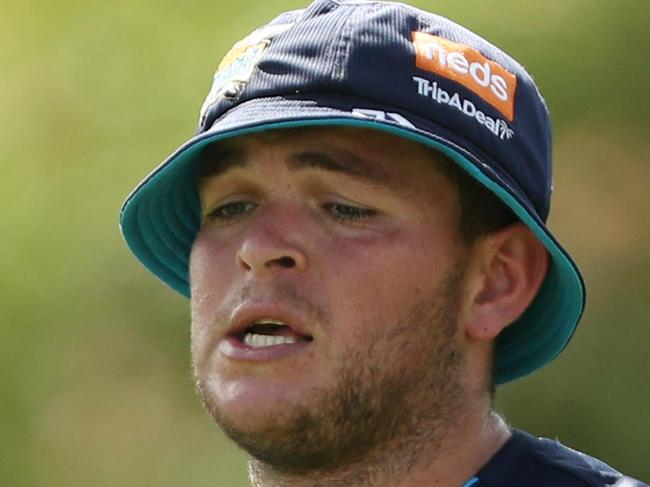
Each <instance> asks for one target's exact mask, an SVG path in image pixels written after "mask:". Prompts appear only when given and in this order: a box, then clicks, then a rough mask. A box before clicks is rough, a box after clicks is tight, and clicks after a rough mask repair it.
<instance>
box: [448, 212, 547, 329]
mask: <svg viewBox="0 0 650 487" xmlns="http://www.w3.org/2000/svg"><path fill="white" fill-rule="evenodd" d="M547 268H548V253H547V251H546V249H545V248H544V246H543V245H542V244H541V242H540V241H539V240H538V239H537V237H535V235H534V234H533V233H532V232H531V231H530V230H529V229H528V227H526V226H525V225H524V224H523V223H515V224H513V225H510V226H508V227H506V228H504V229H502V230H499V231H498V232H495V233H491V234H489V235H487V236H485V237H482V238H480V239H478V240H477V242H476V243H475V244H474V245H473V247H472V249H471V251H470V258H469V260H468V268H467V269H466V274H465V286H464V293H463V299H462V302H461V310H460V312H461V314H460V318H461V325H462V326H463V327H464V329H465V333H466V335H467V336H468V337H470V338H474V339H478V340H492V339H494V338H496V337H497V335H498V334H499V333H500V332H501V330H503V329H504V328H505V327H506V326H508V325H509V324H510V323H512V322H513V321H515V320H516V319H517V318H518V317H519V316H520V315H521V314H522V313H523V312H524V311H525V309H526V308H527V307H528V305H529V304H530V303H531V302H532V301H533V299H534V297H535V295H536V294H537V291H538V290H539V288H540V286H541V285H542V282H543V280H544V276H545V275H546V270H547Z"/></svg>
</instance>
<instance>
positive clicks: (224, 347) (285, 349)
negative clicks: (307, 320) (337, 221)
mask: <svg viewBox="0 0 650 487" xmlns="http://www.w3.org/2000/svg"><path fill="white" fill-rule="evenodd" d="M311 344H312V341H311V340H309V341H306V340H305V341H297V342H295V343H290V344H284V345H272V346H270V347H261V348H252V347H249V346H248V345H246V344H244V343H242V342H241V341H240V340H239V339H238V338H237V337H235V336H232V335H228V336H226V337H224V338H223V339H222V340H221V341H220V342H219V352H221V354H223V355H225V356H226V357H228V358H231V359H235V360H242V361H246V362H268V361H272V360H279V359H282V358H285V357H289V356H291V355H294V354H297V353H301V352H304V351H305V350H306V349H307V348H309V347H310V346H311Z"/></svg>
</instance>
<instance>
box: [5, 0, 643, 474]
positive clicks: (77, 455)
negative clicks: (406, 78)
mask: <svg viewBox="0 0 650 487" xmlns="http://www.w3.org/2000/svg"><path fill="white" fill-rule="evenodd" d="M413 3H414V4H415V5H417V6H420V7H423V8H427V9H430V10H435V11H437V12H439V13H442V14H443V15H446V16H449V17H451V18H453V19H456V20H458V21H460V22H461V23H463V24H465V25H467V26H468V27H470V28H472V29H474V30H477V31H478V32H480V33H481V34H483V35H485V36H486V37H488V38H489V39H490V40H492V41H493V42H494V43H495V44H497V45H500V46H501V47H503V48H504V49H506V50H507V51H509V52H510V53H512V54H513V55H515V56H516V57H517V58H519V59H520V60H521V61H522V62H523V63H524V65H526V66H527V67H528V68H529V69H530V70H531V71H532V72H533V74H534V75H535V77H536V80H537V81H538V83H539V85H540V87H541V88H542V92H543V93H544V94H545V96H546V99H547V102H548V103H549V106H550V108H551V113H552V114H553V119H554V122H555V128H556V130H555V140H556V151H555V153H556V169H555V201H554V204H553V207H554V213H552V219H551V227H552V228H553V229H554V230H555V232H556V234H557V235H558V237H559V239H560V240H561V241H562V242H563V243H564V244H565V245H566V247H567V248H568V249H569V250H570V251H571V252H572V254H573V256H574V257H575V259H576V260H577V261H578V263H579V264H580V265H581V267H582V268H583V270H584V274H585V277H586V279H587V283H588V286H589V296H588V308H587V312H586V314H585V317H584V320H583V323H582V325H581V328H580V329H579V330H578V333H577V335H576V337H575V340H574V342H572V344H571V345H570V346H569V348H568V349H567V351H566V352H565V353H564V354H563V355H562V356H561V357H560V358H559V359H558V360H557V361H555V362H554V363H553V364H552V365H550V366H549V367H547V368H546V369H544V370H543V371H541V372H539V373H538V374H535V375H533V376H531V377H530V378H528V379H525V380H523V381H519V382H517V383H515V384H512V385H508V386H505V387H503V388H502V389H501V390H500V392H499V395H498V405H499V407H500V408H501V409H502V410H503V411H504V412H505V413H506V415H507V417H508V418H509V419H510V420H511V421H512V423H513V424H515V425H516V426H519V427H524V428H528V429H529V430H530V431H532V432H533V433H537V434H540V435H542V434H543V435H547V436H559V437H560V438H561V439H562V440H563V441H565V442H566V443H568V444H569V445H571V446H573V447H576V448H580V449H584V450H586V451H588V452H590V453H592V454H595V455H599V456H602V457H603V458H604V459H606V460H607V461H608V462H610V463H611V464H612V465H614V466H615V467H617V468H619V469H622V470H625V471H627V472H629V473H630V474H633V475H636V476H638V477H640V478H642V479H645V480H646V481H647V480H648V479H650V466H649V464H648V462H647V458H648V447H647V438H648V434H649V433H650V414H648V410H647V404H648V403H649V402H650V386H649V385H648V380H647V378H648V372H647V366H646V361H645V359H646V358H647V351H646V350H647V343H649V341H650V328H649V327H648V326H647V325H648V321H649V318H650V305H649V304H648V295H649V291H650V282H649V280H650V266H649V260H650V251H649V250H648V245H647V242H648V237H649V235H648V232H649V230H648V229H649V228H650V221H649V219H648V207H649V205H648V198H647V184H648V183H647V182H648V180H649V179H650V178H649V176H650V167H649V165H648V154H650V140H649V137H648V135H649V130H648V129H649V127H650V97H648V96H647V88H648V86H650V68H649V67H648V64H647V63H646V62H645V58H644V54H645V51H646V50H647V48H648V47H650V36H649V35H648V33H647V25H648V20H650V18H649V17H650V15H649V14H650V7H649V6H648V4H647V2H646V1H645V0H637V1H634V0H624V1H621V2H606V1H604V0H593V1H587V0H570V1H565V2H559V1H558V2H553V3H551V4H549V3H548V2H547V3H540V2H535V1H532V0H526V1H514V0H500V1H495V2H489V3H488V2H454V1H451V0H446V1H436V2H433V1H419V2H413ZM304 5H305V3H304V2H297V1H291V2H289V1H276V2H273V3H271V2H259V1H258V0H255V1H252V0H249V1H239V2H232V1H222V2H220V3H219V4H218V5H217V4H215V3H214V2H207V1H199V0H190V1H187V2H184V3H182V4H181V3H178V2H168V1H164V2H154V1H152V0H145V1H143V2H138V3H132V2H126V1H113V2H99V1H81V0H77V1H67V2H54V3H53V2H45V1H43V0H31V1H20V2H19V1H17V0H3V3H2V16H1V17H0V59H1V60H2V66H3V69H2V71H1V72H0V111H1V113H2V115H3V116H2V118H1V119H0V150H1V151H2V155H3V157H2V159H1V160H0V164H1V166H0V167H1V168H2V171H3V174H4V177H3V178H2V179H1V181H2V182H1V183H0V184H1V186H0V204H2V208H3V210H2V218H1V219H0V230H1V231H2V235H3V245H2V247H1V250H0V266H1V268H2V270H3V272H2V279H3V281H2V284H3V286H2V307H1V311H0V318H1V319H2V326H1V327H0V343H1V344H2V353H1V354H0V371H1V375H0V393H1V394H2V401H0V417H1V418H2V435H0V453H1V455H0V478H2V484H3V485H8V486H34V485H54V486H59V485H60V486H63V485H84V484H92V485H95V486H97V487H100V486H109V485H110V486H114V485H151V486H160V487H164V486H171V485H197V486H201V485H206V486H207V485H224V486H231V485H232V486H236V485H246V472H245V457H244V456H243V455H242V454H241V453H240V452H239V451H237V449H236V448H235V447H234V446H232V445H231V444H230V443H228V442H227V441H225V440H224V439H223V437H222V435H221V433H220V432H219V431H218V429H217V428H216V427H214V426H212V424H211V422H210V420H209V419H208V418H207V416H206V415H205V414H204V413H203V411H202V410H201V408H200V405H199V401H198V399H197V398H196V397H195V395H194V392H193V387H192V383H191V379H190V366H189V350H188V344H189V327H188V321H189V311H188V308H187V303H186V302H185V301H184V300H183V299H181V298H180V297H178V296H176V295H175V294H174V293H173V292H172V291H170V290H168V289H166V288H165V287H163V286H162V285H161V284H159V283H157V282H155V280H153V279H152V278H151V277H150V276H149V275H148V274H147V273H146V272H145V271H144V270H143V269H142V268H141V267H140V266H139V265H138V264H137V263H136V262H135V260H134V259H133V258H132V257H131V256H130V254H129V253H128V251H127V250H126V248H125V246H124V244H123V242H122V240H121V237H120V235H119V232H118V228H117V213H118V210H119V207H120V204H121V202H122V200H123V198H124V197H125V196H126V194H127V193H128V192H129V191H130V190H131V188H132V187H133V186H134V185H135V184H136V183H137V182H138V181H139V179H141V177H142V176H144V175H145V174H146V173H147V172H148V171H149V170H150V169H152V168H153V167H154V165H156V164H157V163H159V162H160V161H162V160H163V159H164V158H165V157H166V156H167V155H168V154H169V153H170V152H171V151H173V150H174V149H175V148H176V147H177V146H178V145H180V144H181V143H182V142H183V141H184V140H185V139H187V138H188V137H189V136H191V135H192V133H193V131H194V128H195V123H196V119H197V117H198V109H199V106H200V104H201V102H202V99H203V97H204V95H205V94H206V92H207V90H208V88H209V83H210V77H211V75H212V73H213V71H214V68H215V66H216V64H217V63H218V61H219V59H220V57H221V56H222V55H223V54H224V53H225V52H226V51H227V49H228V48H229V47H230V46H231V45H232V44H233V43H234V42H235V41H236V40H238V39H239V38H241V37H243V36H244V35H246V34H247V33H248V32H249V31H251V30H252V29H253V28H255V27H257V26H258V25H260V24H262V23H264V22H266V21H267V20H268V19H270V18H271V17H273V16H274V15H275V14H276V13H277V12H279V11H281V10H285V9H291V8H299V7H302V6H304Z"/></svg>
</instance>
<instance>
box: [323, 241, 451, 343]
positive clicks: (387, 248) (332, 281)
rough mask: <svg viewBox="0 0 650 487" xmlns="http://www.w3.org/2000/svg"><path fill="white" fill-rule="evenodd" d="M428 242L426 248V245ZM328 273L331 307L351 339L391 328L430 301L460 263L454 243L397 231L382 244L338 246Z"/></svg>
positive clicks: (342, 330) (346, 243)
mask: <svg viewBox="0 0 650 487" xmlns="http://www.w3.org/2000/svg"><path fill="white" fill-rule="evenodd" d="M423 242H426V245H425V244H424V243H423ZM328 255H332V256H333V258H332V259H331V260H330V263H329V265H324V267H323V278H324V281H325V282H327V286H326V287H327V292H328V295H329V296H328V297H329V299H328V302H329V303H330V305H331V307H332V313H333V315H334V316H336V321H337V322H341V323H342V324H344V326H343V327H342V328H341V330H340V333H341V334H342V335H343V336H345V337H347V338H348V339H349V338H351V337H350V334H354V335H355V336H358V335H359V334H363V333H364V332H365V331H366V330H368V328H374V327H376V326H390V324H391V323H396V322H397V321H398V320H399V319H400V318H402V317H403V316H404V314H405V313H407V312H408V311H409V310H410V309H411V308H412V307H413V306H415V305H416V304H417V303H420V302H422V301H423V300H428V299H430V298H431V296H433V295H434V294H435V292H436V290H437V289H438V286H439V284H440V282H441V281H442V280H443V279H444V277H445V275H446V273H447V272H448V270H449V269H450V267H451V265H453V263H454V261H455V259H454V255H453V251H452V249H451V248H450V246H449V245H448V243H446V242H443V241H441V239H439V238H436V237H435V236H433V235H427V236H423V235H421V234H420V233H417V232H405V231H396V232H394V233H392V234H391V235H389V236H386V235H383V236H382V237H381V238H380V239H379V238H378V239H366V240H363V241H346V242H341V241H339V242H336V243H334V244H333V247H332V248H331V249H330V250H329V251H328Z"/></svg>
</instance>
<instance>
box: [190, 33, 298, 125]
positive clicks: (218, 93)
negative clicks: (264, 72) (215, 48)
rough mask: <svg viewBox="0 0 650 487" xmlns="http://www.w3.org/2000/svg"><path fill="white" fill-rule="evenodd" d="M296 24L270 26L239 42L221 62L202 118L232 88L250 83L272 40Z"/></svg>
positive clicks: (202, 118) (204, 105) (203, 109)
mask: <svg viewBox="0 0 650 487" xmlns="http://www.w3.org/2000/svg"><path fill="white" fill-rule="evenodd" d="M292 25H293V24H278V25H267V26H265V27H262V28H261V29H258V30H256V31H255V32H253V33H252V34H250V35H248V36H247V37H245V38H244V39H242V40H241V41H239V42H237V43H236V44H235V45H234V46H233V47H232V48H231V49H230V51H228V53H227V54H226V55H225V56H224V58H223V59H222V60H221V62H220V63H219V67H218V68H217V72H216V73H215V74H214V77H213V79H212V86H211V88H210V93H208V96H207V98H206V99H205V101H204V102H203V106H202V107H201V120H204V118H205V115H206V113H207V111H208V109H209V108H210V107H211V106H212V105H214V103H215V102H216V101H217V100H218V99H219V98H221V97H222V96H223V95H224V94H225V93H227V92H228V90H229V89H231V88H233V87H237V86H238V85H242V84H246V83H247V82H248V80H250V78H251V76H253V73H254V72H255V67H256V66H257V64H258V63H259V62H260V59H261V58H262V55H263V54H264V51H266V49H267V48H268V46H269V45H270V44H271V39H273V37H275V36H277V35H278V34H281V33H282V32H284V31H286V30H288V29H289V28H290V27H291V26H292Z"/></svg>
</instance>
